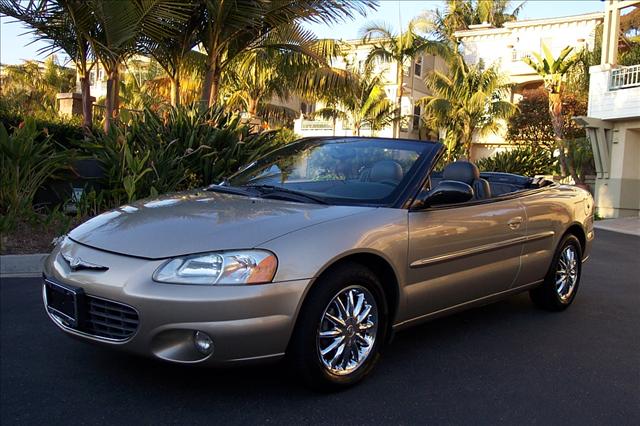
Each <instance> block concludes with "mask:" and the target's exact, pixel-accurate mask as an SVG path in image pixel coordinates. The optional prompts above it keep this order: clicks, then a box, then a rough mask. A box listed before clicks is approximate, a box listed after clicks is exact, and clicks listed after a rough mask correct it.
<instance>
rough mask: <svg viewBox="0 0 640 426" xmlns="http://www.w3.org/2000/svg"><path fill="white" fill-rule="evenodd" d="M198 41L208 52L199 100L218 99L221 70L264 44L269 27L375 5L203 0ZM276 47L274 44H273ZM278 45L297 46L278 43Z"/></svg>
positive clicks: (332, 18)
mask: <svg viewBox="0 0 640 426" xmlns="http://www.w3.org/2000/svg"><path fill="white" fill-rule="evenodd" d="M200 4H201V7H200V9H199V13H200V16H201V17H202V22H203V25H202V28H201V31H200V33H199V41H200V43H201V45H202V46H203V48H204V50H205V52H206V54H207V66H206V73H205V79H204V84H203V88H202V96H201V102H202V104H203V105H206V106H210V105H212V104H215V103H216V102H217V101H218V97H219V92H220V82H221V78H222V74H223V72H224V71H225V70H226V69H227V67H229V66H230V64H231V62H232V61H233V60H234V59H235V58H236V57H237V56H238V55H240V54H242V53H244V52H246V51H248V50H253V49H259V48H262V47H263V46H264V42H265V40H268V38H269V35H270V33H271V32H272V31H274V30H276V29H278V28H280V27H282V26H291V25H292V24H294V23H295V22H298V21H300V20H303V21H307V22H326V23H329V22H338V21H341V20H343V19H345V18H351V17H353V16H354V14H355V13H360V14H364V12H365V10H367V9H368V8H370V7H374V6H375V5H376V1H374V0H351V1H347V2H345V1H342V0H223V1H221V0H202V2H201V3H200ZM272 47H275V46H272ZM278 48H279V49H280V50H282V51H284V50H290V49H293V50H296V49H298V48H299V46H295V45H294V46H291V45H290V43H287V42H284V43H280V44H279V46H278Z"/></svg>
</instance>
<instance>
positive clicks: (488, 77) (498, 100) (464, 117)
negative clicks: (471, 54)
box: [419, 55, 516, 160]
mask: <svg viewBox="0 0 640 426" xmlns="http://www.w3.org/2000/svg"><path fill="white" fill-rule="evenodd" d="M425 83H426V85H427V87H428V88H429V89H430V91H431V92H432V93H433V94H432V95H429V96H425V97H424V98H422V99H420V101H419V102H420V103H421V104H423V105H424V107H425V108H424V116H423V119H424V120H425V121H426V122H427V123H428V124H429V125H430V126H432V127H433V128H438V129H442V130H444V131H445V132H446V137H445V142H446V143H447V146H448V148H449V152H448V155H449V156H450V157H454V156H456V154H457V152H458V151H459V150H462V153H463V155H464V156H465V157H466V158H470V156H471V144H472V141H473V137H474V135H476V134H479V135H482V134H487V133H489V132H493V131H496V130H497V129H498V128H499V126H500V122H501V120H504V119H507V118H509V117H510V116H511V115H513V114H514V113H515V111H516V106H515V105H514V104H512V103H511V102H509V101H507V100H505V98H507V96H508V94H509V88H510V87H509V85H508V84H507V83H506V82H505V80H504V78H503V77H502V76H501V75H500V73H499V72H498V71H497V70H496V68H494V67H491V68H488V69H482V68H481V67H479V66H478V65H475V66H469V65H467V64H466V63H465V62H464V60H463V59H462V56H460V55H456V56H455V57H454V58H452V59H451V61H450V63H449V73H448V74H445V73H442V72H439V71H434V72H433V73H431V74H429V75H428V76H427V78H426V79H425ZM451 159H453V158H449V160H451Z"/></svg>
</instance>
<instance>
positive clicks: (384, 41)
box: [361, 16, 451, 138]
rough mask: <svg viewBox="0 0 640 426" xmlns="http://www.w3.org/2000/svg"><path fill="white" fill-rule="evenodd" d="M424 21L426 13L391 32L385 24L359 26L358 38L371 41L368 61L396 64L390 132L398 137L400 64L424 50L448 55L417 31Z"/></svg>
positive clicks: (402, 80)
mask: <svg viewBox="0 0 640 426" xmlns="http://www.w3.org/2000/svg"><path fill="white" fill-rule="evenodd" d="M427 24H428V22H427V19H426V17H424V16H420V17H418V18H414V19H413V20H411V21H410V22H409V24H408V26H407V29H406V31H403V32H401V33H395V32H394V31H393V30H392V29H391V28H390V27H389V26H387V25H386V24H371V25H368V26H366V27H365V28H363V29H362V30H361V35H362V41H363V42H365V43H373V48H372V49H371V50H370V52H369V55H368V57H367V62H368V63H373V62H376V61H379V62H387V63H395V64H396V86H397V88H396V119H395V120H394V124H393V136H394V137H396V138H398V137H400V121H401V113H402V112H401V105H402V96H403V91H404V66H405V64H407V62H409V61H412V60H414V59H415V58H416V57H417V56H419V55H422V54H424V53H429V54H432V55H440V56H442V57H449V56H450V54H451V52H450V50H449V49H448V47H447V46H446V45H445V44H443V43H441V42H437V41H433V40H429V39H427V38H426V37H425V36H423V35H421V34H420V32H421V30H423V29H425V28H426V25H427Z"/></svg>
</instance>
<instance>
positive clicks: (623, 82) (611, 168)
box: [576, 0, 640, 217]
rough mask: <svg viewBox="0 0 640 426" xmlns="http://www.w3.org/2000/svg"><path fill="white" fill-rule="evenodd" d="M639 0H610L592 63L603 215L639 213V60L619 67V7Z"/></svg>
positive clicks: (583, 120)
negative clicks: (599, 53)
mask: <svg viewBox="0 0 640 426" xmlns="http://www.w3.org/2000/svg"><path fill="white" fill-rule="evenodd" d="M633 5H635V6H636V7H640V1H638V0H634V1H617V0H606V2H605V19H604V31H603V37H602V58H601V63H600V65H596V66H593V67H591V69H590V70H589V73H590V82H589V110H588V115H587V117H577V118H576V122H578V123H579V124H581V125H583V126H584V127H585V128H586V129H587V135H588V136H589V139H590V141H591V146H592V148H593V154H594V159H595V163H596V171H597V177H596V189H595V198H596V208H597V212H598V214H599V215H600V216H601V217H624V216H640V64H636V65H631V66H621V65H618V46H619V40H620V11H621V10H622V9H625V8H627V7H630V6H633Z"/></svg>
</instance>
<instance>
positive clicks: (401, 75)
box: [393, 61, 404, 138]
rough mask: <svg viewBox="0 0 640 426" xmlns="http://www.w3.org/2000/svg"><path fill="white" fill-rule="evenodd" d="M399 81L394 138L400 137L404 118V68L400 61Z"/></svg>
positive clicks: (398, 69)
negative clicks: (401, 123) (401, 121)
mask: <svg viewBox="0 0 640 426" xmlns="http://www.w3.org/2000/svg"><path fill="white" fill-rule="evenodd" d="M396 73H397V80H398V88H397V90H398V93H397V94H396V95H397V96H396V98H397V104H398V109H397V110H396V120H395V122H394V123H393V137H394V138H399V137H400V120H401V118H402V86H403V83H404V68H403V66H402V61H398V64H397V66H396Z"/></svg>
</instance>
